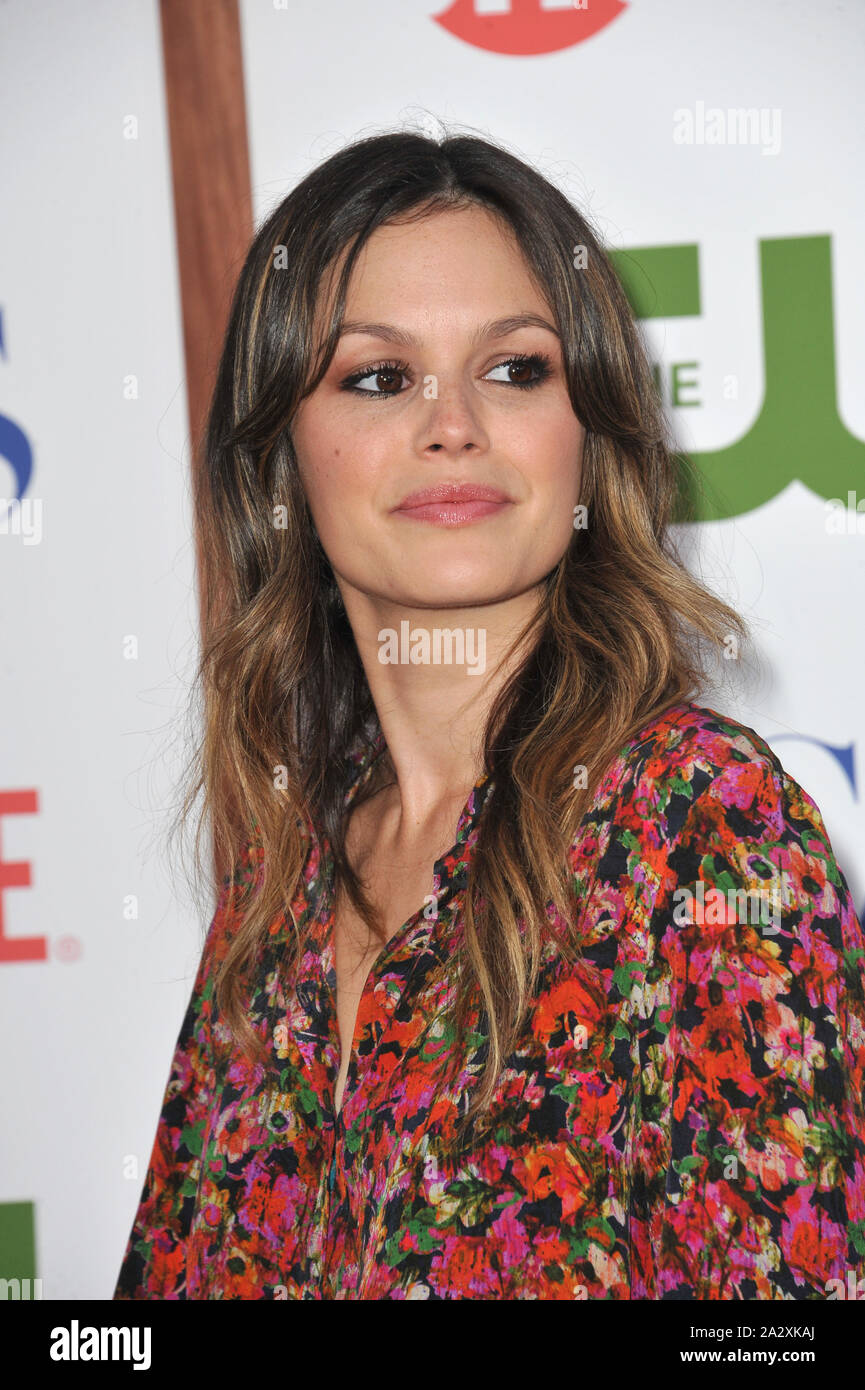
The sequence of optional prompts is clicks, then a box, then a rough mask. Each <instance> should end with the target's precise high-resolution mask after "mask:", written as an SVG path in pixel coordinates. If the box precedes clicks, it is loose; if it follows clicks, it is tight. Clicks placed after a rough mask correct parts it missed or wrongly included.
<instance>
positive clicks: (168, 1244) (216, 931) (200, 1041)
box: [113, 851, 247, 1300]
mask: <svg viewBox="0 0 865 1390" xmlns="http://www.w3.org/2000/svg"><path fill="white" fill-rule="evenodd" d="M246 863H247V853H246V851H244V857H243V866H244V867H243V868H242V870H241V873H243V872H245V866H246ZM238 877H239V876H238V874H235V875H234V876H233V877H228V878H226V879H225V881H224V882H223V885H222V889H221V892H220V896H219V901H218V903H217V906H216V911H215V913H214V916H213V919H212V921H211V924H210V927H209V929H208V932H207V937H206V939H205V942H204V947H203V950H202V955H201V961H200V964H199V966H198V971H197V973H196V976H195V982H194V984H193V987H192V994H191V996H190V999H189V1004H188V1006H187V1009H186V1014H185V1016H184V1019H183V1023H182V1025H181V1029H180V1034H179V1036H178V1039H177V1043H176V1045H175V1049H174V1056H173V1058H172V1062H171V1070H170V1073H169V1076H168V1083H167V1085H166V1088H165V1094H164V1097H163V1101H162V1109H161V1112H160V1116H159V1121H158V1124H157V1128H156V1138H155V1140H154V1144H153V1150H152V1153H151V1155H150V1162H149V1165H148V1169H147V1174H146V1177H145V1180H144V1187H143V1189H142V1192H141V1198H140V1202H139V1206H138V1210H137V1212H136V1215H135V1220H134V1222H133V1225H132V1230H131V1233H130V1236H129V1240H128V1242H127V1246H126V1251H125V1254H124V1256H123V1262H122V1265H121V1267H120V1273H119V1275H118V1279H117V1284H116V1287H115V1290H114V1294H113V1298H114V1299H115V1300H117V1299H184V1298H186V1297H187V1294H186V1242H187V1240H188V1238H189V1232H190V1225H191V1221H192V1215H193V1212H194V1209H195V1197H196V1192H197V1189H198V1179H199V1169H200V1164H201V1150H202V1142H203V1138H204V1129H205V1125H206V1120H207V1115H208V1113H209V1107H210V1102H211V1100H212V1096H213V1090H214V1083H215V1075H214V1071H213V1067H212V1047H211V1013H212V1008H213V1003H212V998H213V991H214V985H215V980H214V972H213V964H214V959H215V955H216V952H217V951H218V950H219V949H220V948H222V947H223V946H224V928H225V926H226V924H227V922H228V920H229V916H230V910H231V902H232V901H233V896H232V889H233V885H234V883H236V882H237V881H238Z"/></svg>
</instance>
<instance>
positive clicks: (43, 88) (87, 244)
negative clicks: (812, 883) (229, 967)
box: [0, 0, 865, 1299]
mask: <svg viewBox="0 0 865 1390" xmlns="http://www.w3.org/2000/svg"><path fill="white" fill-rule="evenodd" d="M240 23H241V39H242V64H243V75H244V82H245V87H246V105H247V121H248V130H249V144H250V159H251V169H252V183H253V189H252V193H253V207H254V213H255V220H256V223H258V222H259V221H260V220H261V219H262V218H263V217H264V216H265V214H266V213H267V212H268V211H269V210H270V209H271V208H272V207H273V205H274V204H275V203H276V202H278V201H279V200H280V199H281V198H282V197H284V196H285V194H286V192H287V191H288V190H289V189H290V188H291V187H292V185H293V184H294V183H295V182H297V181H298V180H299V179H300V178H302V177H303V176H304V174H306V173H307V171H308V170H309V169H310V168H311V167H313V166H314V165H315V164H317V163H319V162H321V161H322V160H323V159H325V158H326V157H327V156H328V155H330V154H332V153H334V152H335V151H336V150H338V149H339V148H340V147H341V146H342V145H344V144H345V143H347V142H349V141H350V140H353V139H355V138H357V137H359V136H362V135H370V134H376V133H379V132H381V131H384V130H387V129H392V128H394V127H397V126H399V127H411V128H415V129H421V130H427V131H429V132H430V133H432V134H441V133H445V132H446V133H452V134H455V133H474V134H478V135H481V136H484V137H485V138H489V139H492V140H494V141H497V142H500V143H502V144H504V145H506V146H507V148H509V149H510V150H512V151H513V152H514V153H515V154H517V155H519V156H520V157H522V158H524V159H526V160H528V161H530V162H532V163H534V164H535V165H536V166H537V167H539V168H540V169H541V171H542V172H543V173H544V174H545V175H546V176H547V177H548V178H550V179H551V180H552V181H553V182H555V183H557V184H558V186H559V187H560V188H562V190H563V191H564V192H565V193H566V194H567V195H568V196H569V197H570V198H572V200H573V201H574V202H575V203H577V204H578V205H579V206H580V207H581V208H582V209H583V210H584V211H585V212H586V213H587V214H588V215H589V217H590V218H591V219H592V221H593V223H594V225H595V226H596V227H597V229H598V230H599V232H600V233H601V235H602V237H603V238H604V239H605V241H606V244H607V245H608V246H609V248H610V249H611V250H612V251H613V253H614V256H615V259H616V264H617V267H618V268H619V269H620V272H621V274H622V277H623V280H624V282H625V284H626V287H627V288H628V292H629V294H630V296H631V300H632V303H633V305H634V308H635V311H636V312H637V314H638V316H639V318H640V320H641V323H642V325H643V331H644V333H645V336H646V339H647V342H648V345H649V348H650V352H651V356H652V360H653V363H654V365H655V374H656V380H657V383H658V387H659V389H660V391H661V393H662V396H663V399H664V401H665V403H666V406H667V408H668V412H669V415H670V418H671V421H672V422H673V425H674V428H675V431H676V435H677V438H678V441H679V443H680V444H681V446H682V447H683V448H685V449H687V450H688V452H689V453H691V455H692V456H693V457H694V458H695V459H696V461H697V462H698V463H699V466H700V468H701V470H702V472H703V474H704V476H705V478H706V479H707V482H708V483H709V484H710V492H709V496H710V498H711V499H712V500H711V501H710V503H709V504H707V506H706V508H705V510H704V513H703V516H702V519H701V520H700V521H699V522H698V523H696V524H694V525H692V526H687V527H681V528H678V534H679V537H680V540H681V543H682V548H683V550H684V551H685V553H687V555H688V557H689V560H690V563H691V564H692V565H693V566H694V568H695V570H696V571H697V572H698V573H699V574H700V575H701V576H702V577H703V578H704V580H706V582H708V583H709V584H710V585H711V586H712V587H714V588H715V589H716V590H717V591H718V592H720V593H721V594H722V595H723V596H724V597H725V598H726V599H728V600H729V601H730V602H732V603H733V604H734V605H735V606H737V607H738V608H739V609H740V611H742V612H743V614H744V615H745V617H746V618H747V619H748V621H749V623H750V625H751V628H752V631H753V633H754V637H755V641H756V646H757V652H758V658H759V660H758V663H757V667H756V669H755V671H754V672H753V673H751V674H750V675H749V677H748V679H747V680H741V679H740V680H736V679H731V680H729V681H725V682H723V683H722V684H719V686H718V688H717V690H716V691H714V692H710V693H709V694H708V695H707V697H706V703H710V704H714V705H715V707H717V708H719V709H721V710H722V711H723V712H725V713H728V714H730V715H732V716H733V717H735V718H738V719H740V720H741V721H742V722H743V723H745V724H747V725H749V726H750V727H752V728H754V729H756V730H757V731H758V733H760V734H761V735H762V736H763V737H765V738H767V739H768V741H769V742H770V743H771V744H772V746H773V748H774V749H775V750H776V752H777V753H778V755H779V756H780V758H781V760H782V761H783V763H784V764H785V766H786V767H787V768H788V769H789V771H790V772H791V774H792V775H793V776H794V777H795V778H796V779H797V780H798V781H800V782H801V783H802V784H803V785H804V786H805V788H806V789H807V790H808V791H809V792H810V793H811V795H812V796H813V797H814V798H815V800H816V801H817V803H818V805H819V807H820V809H821V811H822V813H823V816H824V819H825V821H826V824H827V826H828V829H829V833H830V836H831V837H832V840H833V844H834V846H835V850H836V853H837V856H838V859H839V861H840V863H841V866H842V868H843V869H844V871H845V873H846V875H847V877H848V880H849V882H850V885H851V889H852V891H853V895H854V898H855V900H856V903H857V905H858V906H859V907H860V908H861V909H863V910H865V809H863V798H865V762H863V758H865V701H863V687H865V639H863V624H862V617H861V610H862V604H863V597H865V391H863V388H862V383H863V381H865V331H863V324H865V279H863V277H862V275H861V257H862V238H861V228H862V226H863V225H865V181H863V180H862V179H861V178H860V177H857V171H858V169H860V168H861V153H862V136H861V132H862V130H863V129H865V88H863V85H862V83H861V80H860V77H861V71H862V64H863V59H865V7H863V6H862V5H861V3H858V0H856V3H854V2H853V0H851V3H849V4H844V3H836V4H833V5H832V6H816V5H813V4H812V3H806V0H763V2H762V3H761V4H760V5H758V6H755V5H753V4H752V3H749V0H728V3H726V4H724V5H718V4H717V3H712V0H631V2H630V3H627V4H625V3H619V0H585V3H575V2H574V0H571V3H554V2H553V0H544V2H543V3H542V0H510V3H508V0H456V3H454V4H452V5H451V6H450V7H447V6H445V7H439V8H436V7H435V6H431V5H430V4H429V3H428V2H427V0H378V3H376V4H374V5H373V4H363V3H357V0H322V3H319V4H316V5H307V4H304V3H301V0H241V4H240ZM0 73H2V82H0V101H2V103H3V108H4V109H3V119H2V123H0V130H2V136H0V140H2V145H3V165H2V178H3V204H4V216H3V218H2V222H0V499H3V502H2V505H0V596H2V598H0V602H2V624H3V631H2V648H0V650H2V674H3V720H2V726H0V1007H2V1019H3V1045H4V1056H5V1058H6V1065H5V1066H4V1067H3V1071H2V1087H3V1099H2V1104H3V1112H4V1115H5V1117H6V1123H5V1124H4V1125H3V1127H2V1137H0V1146H2V1150H0V1281H5V1282H0V1297H7V1298H10V1297H42V1298H46V1299H55V1298H66V1297H74V1298H87V1299H106V1298H109V1297H110V1295H111V1292H112V1290H113V1286H114V1280H115V1278H116V1275H117V1270H118V1267H119V1263H120V1259H121V1256H122V1253H123V1249H124V1246H125V1242H126V1238H127V1235H128V1231H129V1227H130V1224H131V1221H132V1217H133V1214H134V1211H135V1208H136V1205H137V1202H138V1198H139V1194H140V1188H141V1183H142V1181H143V1177H144V1173H145V1170H146V1165H147V1160H148V1158H149V1154H150V1148H151V1145H152V1142H153V1135H154V1130H155V1126H156V1120H157V1116H158V1111H159V1104H160V1100H161V1096H162V1091H163V1087H164V1085H165V1079H166V1076H167V1072H168V1066H169V1062H170V1058H171V1052H172V1049H173V1046H174V1042H175V1039H176V1035H177V1031H178V1028H179V1026H180V1022H181V1018H182V1015H183V1011H184V1008H185V1005H186V1001H187V998H188V994H189V990H190V988H191V983H192V978H193V975H194V972H195V968H196V965H197V962H198V957H199V953H200V949H201V942H202V934H203V930H204V928H205V927H206V926H207V920H206V912H202V908H201V904H200V902H197V901H196V900H195V898H194V895H192V894H191V893H190V891H189V888H188V885H187V883H186V880H185V879H183V878H182V877H178V875H177V872H176V869H175V865H174V860H173V859H172V857H171V855H170V854H169V852H168V850H167V846H166V836H167V831H168V822H169V819H170V816H171V814H172V813H173V811H174V810H175V806H176V778H177V776H178V774H179V772H180V770H181V768H182V765H183V761H184V758H185V757H186V756H187V754H188V752H189V748H188V745H187V744H186V743H185V738H186V737H187V734H188V730H187V729H185V728H184V726H183V723H182V720H183V715H184V711H185V702H186V699H187V693H188V683H189V680H190V679H191V675H192V671H193V664H194V657H195V644H196V617H197V607H196V592H195V574H194V547H193V542H192V536H191V529H190V506H189V471H190V449H189V429H188V422H187V416H186V404H185V375H184V373H185V367H184V361H183V341H182V329H181V312H180V301H179V285H178V271H177V255H176V248H175V240H174V222H173V203H172V184H171V159H170V150H169V144H168V134H167V121H166V108H165V88H164V75H163V57H162V49H161V36H160V17H159V9H158V5H157V3H156V0H126V3H119V4H118V3H116V0H112V2H111V3H108V0H86V3H81V4H77V5H75V6H69V5H67V4H64V3H61V0H34V3H24V0H7V3H5V4H4V5H3V6H2V7H0ZM442 126H444V128H445V131H444V132H443V131H442ZM214 158H215V159H216V152H214ZM730 674H731V675H732V673H730ZM16 1281H18V1282H17V1283H16Z"/></svg>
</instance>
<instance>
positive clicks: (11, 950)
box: [0, 791, 48, 963]
mask: <svg viewBox="0 0 865 1390" xmlns="http://www.w3.org/2000/svg"><path fill="white" fill-rule="evenodd" d="M38 810H39V805H38V800H37V796H36V793H35V791H20V792H0V817H3V816H33V815H35V814H36V812H37V811H38ZM31 883H32V879H31V877H30V865H29V863H28V862H27V861H26V860H19V861H14V862H13V861H4V860H3V859H2V858H0V963H5V962H8V961H13V960H46V959H47V957H48V947H47V943H46V940H45V937H44V936H14V937H13V936H7V935H6V933H5V930H4V926H5V924H4V920H3V893H4V891H5V890H6V889H7V888H29V887H30V886H31Z"/></svg>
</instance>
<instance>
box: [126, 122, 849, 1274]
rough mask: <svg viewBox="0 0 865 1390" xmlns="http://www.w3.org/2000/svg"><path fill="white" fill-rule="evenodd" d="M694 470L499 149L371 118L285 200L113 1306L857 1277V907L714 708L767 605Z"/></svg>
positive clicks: (235, 361) (225, 455)
mask: <svg viewBox="0 0 865 1390" xmlns="http://www.w3.org/2000/svg"><path fill="white" fill-rule="evenodd" d="M675 489H676V474H675V469H674V465H673V459H672V456H671V453H670V449H669V446H668V444H667V442H666V437H665V428H664V424H663V420H662V416H661V412H660V407H659V403H658V400H657V398H656V395H655V392H654V390H653V383H652V378H651V374H650V369H649V367H648V364H647V362H646V360H645V357H644V352H643V349H642V347H641V344H640V339H639V337H638V333H637V330H636V327H635V324H634V321H633V318H632V315H631V313H630V310H629V308H628V305H627V302H626V300H625V298H624V295H623V292H622V290H621V288H620V286H619V283H618V281H617V279H616V277H615V275H614V273H613V271H612V270H611V268H610V265H609V263H608V261H607V260H606V259H605V256H604V253H603V251H602V250H601V247H600V246H599V244H598V241H597V239H596V237H595V235H594V234H593V232H592V230H591V228H590V227H589V225H588V224H587V222H586V220H585V219H584V218H583V217H582V216H581V215H580V214H579V213H578V212H577V211H575V209H574V208H573V206H572V205H571V204H570V203H569V202H568V201H567V199H566V198H565V197H564V196H563V195H562V194H561V193H560V192H558V191H557V190H556V189H555V188H553V187H552V186H551V185H550V184H549V183H547V182H546V180H545V179H544V178H543V177H542V176H541V175H540V174H538V173H537V172H536V171H534V170H533V169H531V168H529V167H528V166H526V165H525V164H523V163H522V162H520V161H519V160H517V159H516V158H514V157H513V156H512V155H510V154H509V153H507V152H505V151H504V150H502V149H499V148H497V147H496V146H494V145H492V144H489V143H487V142H485V141H483V140H480V139H477V138H474V137H466V136H459V137H454V138H448V139H445V140H443V141H442V142H441V143H438V142H436V141H433V140H430V139H427V138H425V137H423V136H421V135H419V134H413V133H393V134H385V135H381V136H376V137H373V138H370V139H366V140H362V141H359V142H357V143H356V144H354V145H352V146H350V147H348V148H346V149H344V150H342V151H341V152H340V153H338V154H336V155H334V156H333V157H332V158H330V159H328V160H327V161H326V162H325V163H324V164H323V165H321V166H320V167H319V168H317V169H315V170H314V171H313V172H312V173H311V174H310V175H309V176H308V177H307V178H305V179H304V180H303V181H302V182H301V183H300V185H299V186H298V187H297V188H295V189H294V190H293V192H292V193H290V194H289V196H288V197H287V198H286V199H285V200H284V201H283V202H282V203H281V204H280V205H279V206H278V207H277V208H276V210H275V211H274V212H273V213H272V215H271V216H270V217H269V218H268V220H267V221H266V222H265V223H264V225H263V226H262V227H261V229H260V231H259V232H258V234H257V235H256V237H255V239H254V242H253V245H252V247H251V249H250V252H249V255H248V258H247V260H246V263H245V265H244V268H243V271H242V273H241V276H240V279H239V283H238V286H237V290H236V294H235V299H234V304H233V308H232V313H231V319H230V324H229V328H228V333H227V338H226V343H225V348H224V353H223V356H222V361H221V366H220V371H219V376H218V381H217V385H216V389H215V393H214V398H213V403H212V410H211V415H210V420H209V427H208V435H207V447H206V459H205V465H204V468H203V471H202V475H201V477H200V479H199V482H198V489H197V498H196V505H197V519H198V525H199V528H200V536H201V541H202V544H201V554H202V557H203V565H204V576H203V578H204V592H205V600H206V601H205V605H204V639H205V643H204V648H203V656H202V663H201V675H202V681H203V690H204V712H205V730H204V739H203V742H202V745H201V749H200V762H199V763H198V767H197V774H196V777H197V780H196V782H195V786H194V788H193V791H192V792H191V793H190V796H189V798H188V799H187V806H186V809H188V807H189V805H191V801H192V797H193V795H196V794H197V793H198V792H199V791H201V790H202V789H203V791H204V796H205V802H204V805H205V809H206V811H207V813H208V816H209V824H210V827H211V829H212V832H213V842H214V846H215V851H216V854H217V859H218V863H219V865H220V866H221V871H222V872H224V882H223V890H222V894H221V896H220V899H219V903H218V905H217V909H216V913H215V916H214V918H213V921H212V924H211V926H210V930H209V933H208V935H207V940H206V943H205V946H204V951H203V955H202V959H201V965H200V968H199V970H198V974H197V978H196V980H195V984H194V988H193V993H192V998H191V1001H190V1005H189V1009H188V1012H187V1015H186V1018H185V1021H184V1024H183V1028H182V1030H181V1033H180V1037H179V1039H178V1043H177V1049H176V1052H175V1056H174V1061H173V1065H172V1069H171V1075H170V1078H169V1082H168V1087H167V1091H166V1094H165V1102H164V1107H163V1110H162V1114H161V1117H160V1120H159V1127H158V1131H157V1135H156V1141H155V1145H154V1149H153V1154H152V1158H151V1162H150V1167H149V1171H148V1173H147V1177H146V1181H145V1184H144V1190H143V1193H142V1197H141V1203H140V1207H139V1210H138V1213H137V1215H136V1218H135V1223H134V1226H133V1229H132V1233H131V1236H130V1239H129V1244H128V1248H127V1251H126V1255H125V1258H124V1261H123V1265H122V1269H121V1271H120V1276H119V1279H118V1282H117V1288H116V1290H115V1295H114V1296H115V1298H136V1299H142V1298H158V1299H181V1298H245V1299H254V1298H397V1299H445V1298H493V1297H497V1298H501V1297H504V1298H566V1299H574V1298H577V1299H583V1298H591V1299H594V1298H612V1299H628V1298H634V1299H644V1298H649V1299H662V1298H712V1299H730V1298H752V1299H753V1298H758V1299H790V1298H825V1297H827V1296H828V1295H829V1294H830V1293H831V1289H832V1287H834V1286H832V1285H830V1283H829V1281H831V1280H833V1279H841V1280H842V1281H843V1280H845V1279H846V1278H847V1277H848V1271H849V1270H851V1269H853V1270H854V1271H855V1272H856V1274H857V1277H858V1276H861V1274H862V1273H863V1270H862V1255H861V1250H862V1248H863V1247H862V1243H861V1231H862V1222H863V1220H865V1161H863V1157H865V1142H863V1141H865V1118H863V1102H862V1093H863V1070H865V1041H863V1040H865V1006H863V959H862V952H863V936H862V931H861V927H860V924H859V922H858V920H857V917H856V915H855V912H854V909H853V905H852V902H851V898H850V893H849V889H848V886H847V883H846V881H845V879H844V876H843V874H842V873H841V871H840V869H839V867H838V865H837V863H836V862H835V859H834V857H833V853H832V849H831V846H830V843H829V840H828V837H827V835H826V830H825V827H824V825H823V821H822V819H821V816H820V812H819V810H818V809H817V807H816V805H815V804H814V802H813V801H812V800H811V798H810V797H809V796H808V795H807V793H806V792H805V791H803V790H802V788H801V787H799V786H798V785H797V784H796V782H794V781H793V780H792V779H791V778H790V777H789V776H788V774H787V773H786V772H785V770H784V769H783V767H782V766H781V764H780V763H779V761H778V759H777V757H776V756H775V755H774V753H773V752H772V750H771V749H770V748H769V746H768V745H767V744H766V743H765V742H764V741H763V740H762V739H761V738H760V737H759V736H758V735H757V734H756V733H755V732H754V731H753V730H751V729H749V728H746V727H745V726H743V725H741V724H739V723H736V722H735V721H733V720H732V719H728V718H725V717H724V716H723V715H721V714H719V713H717V712H716V711H714V710H713V709H711V708H708V707H706V706H704V705H701V704H699V703H695V702H694V700H693V698H692V697H693V696H694V695H695V694H696V693H697V692H698V690H699V687H700V683H701V681H703V680H704V679H705V668H704V666H703V664H702V662H701V660H700V653H699V644H700V643H702V644H704V645H705V646H706V647H707V648H708V649H709V650H716V651H717V650H721V649H726V650H727V651H729V650H730V643H731V640H732V641H733V642H738V641H739V640H740V639H742V638H743V637H745V635H746V633H745V629H744V624H743V623H742V621H741V619H740V618H739V617H738V616H737V615H736V614H735V613H734V612H733V611H731V610H730V609H729V608H728V607H726V606H725V605H724V604H722V603H721V602H720V601H719V600H718V599H717V598H716V597H714V596H713V595H711V594H710V593H708V592H707V591H706V590H705V589H703V588H702V587H701V586H700V585H699V584H698V583H697V582H696V581H695V580H694V579H693V578H692V577H691V576H690V575H689V574H688V572H687V570H686V569H685V567H684V566H683V564H682V563H681V562H680V561H679V559H678V558H677V557H676V555H675V552H674V549H673V547H672V543H671V541H670V539H669V535H668V531H667V527H668V523H669V521H670V517H671V511H672V506H673V500H674V497H675ZM857 1241H858V1244H857ZM857 1262H858V1263H857Z"/></svg>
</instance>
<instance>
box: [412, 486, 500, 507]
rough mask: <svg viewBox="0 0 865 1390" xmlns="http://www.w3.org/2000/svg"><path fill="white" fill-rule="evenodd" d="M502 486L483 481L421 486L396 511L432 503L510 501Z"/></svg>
mask: <svg viewBox="0 0 865 1390" xmlns="http://www.w3.org/2000/svg"><path fill="white" fill-rule="evenodd" d="M510 500H511V499H510V498H509V497H508V495H507V493H506V492H502V490H501V488H497V487H487V486H485V485H484V484H482V483H437V484H436V485H435V486H434V487H425V488H421V489H420V490H419V491H418V492H411V493H409V495H408V496H407V497H404V498H403V500H402V502H400V504H399V506H398V507H395V508H394V510H395V511H400V512H406V511H411V510H412V509H413V508H414V507H426V506H429V505H430V504H436V505H439V506H444V507H447V506H448V505H454V506H458V505H459V504H461V503H466V502H510Z"/></svg>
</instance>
